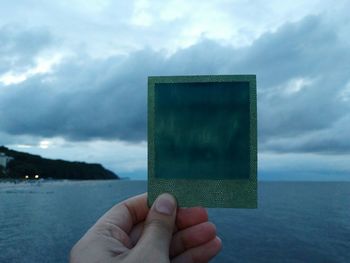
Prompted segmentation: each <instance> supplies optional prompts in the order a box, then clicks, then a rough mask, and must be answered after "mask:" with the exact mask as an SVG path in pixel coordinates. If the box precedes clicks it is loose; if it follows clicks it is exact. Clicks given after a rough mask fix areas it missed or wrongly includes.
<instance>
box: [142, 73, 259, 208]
mask: <svg viewBox="0 0 350 263" xmlns="http://www.w3.org/2000/svg"><path fill="white" fill-rule="evenodd" d="M256 105H257V97H256V76H255V75H205V76H158V77H156V76H155V77H149V78H148V204H149V205H152V203H153V202H154V200H155V199H156V198H157V196H158V195H159V194H161V193H164V192H168V193H171V194H172V195H174V196H175V198H176V199H177V202H178V205H179V206H180V207H193V206H203V207H232V208H256V207H257V106H256Z"/></svg>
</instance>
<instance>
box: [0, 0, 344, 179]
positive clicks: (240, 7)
mask: <svg viewBox="0 0 350 263" xmlns="http://www.w3.org/2000/svg"><path fill="white" fill-rule="evenodd" d="M348 10H350V2H349V1H341V0H339V1H330V0H322V1H321V0H317V1H316V0H310V1H299V0H293V1H277V0H272V1H262V0H257V1H248V0H239V1H228V0H217V1H216V0H213V1H194V0H192V1H191V0H190V1H187V0H173V1H172V0H170V1H144V0H142V1H138V0H136V1H132V0H131V1H107V0H84V1H82V0H69V1H68V0H61V1H39V0H37V1H34V0H33V1H31V0H27V1H17V0H13V1H5V0H0V145H5V146H7V147H9V148H12V149H15V150H19V151H25V152H30V153H35V154H40V155H42V156H43V157H47V158H55V159H58V158H59V159H65V160H76V161H86V162H94V163H95V162H98V163H101V164H102V165H104V167H106V168H107V169H110V170H112V171H114V172H115V173H117V174H118V175H120V176H122V177H130V178H131V179H146V178H147V141H146V137H147V133H146V130H147V109H146V105H147V100H146V99H147V97H146V94H147V76H150V75H192V74H256V75H257V93H258V168H259V180H326V181H330V180H350V63H349V61H350V48H349V46H350V19H349V16H348Z"/></svg>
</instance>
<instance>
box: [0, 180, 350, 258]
mask: <svg viewBox="0 0 350 263" xmlns="http://www.w3.org/2000/svg"><path fill="white" fill-rule="evenodd" d="M146 190H147V183H146V181H132V180H118V181H116V180H113V181H51V182H36V183H24V182H22V183H17V184H14V183H0V262H1V263H17V262H18V263H40V262H43V263H45V262H52V263H54V262H62V263H63V262H68V255H69V251H70V249H71V248H72V246H73V245H74V244H75V243H76V242H77V241H78V240H79V239H80V238H81V237H82V235H83V234H84V233H85V232H86V231H87V230H88V229H89V228H90V227H91V226H92V225H93V224H94V223H95V221H96V220H97V219H98V218H99V217H100V216H101V215H102V214H104V213H105V212H106V211H107V210H108V209H109V208H111V207H112V206H113V205H114V204H116V203H118V202H120V201H122V200H124V199H126V198H128V197H131V196H133V195H136V194H139V193H143V192H145V191H146ZM208 212H209V218H210V221H212V222H214V223H215V224H216V226H217V232H218V235H219V236H220V237H221V239H222V241H223V249H222V251H221V252H220V254H219V255H218V256H217V257H216V258H214V259H213V260H212V261H211V262H262V263H264V262H266V263H274V262H278V263H280V262H282V263H284V262H286V263H288V262H293V263H295V262H303V263H304V262H311V263H318V262H320V263H321V262H322V263H336V262H337V263H341V262H343V263H349V262H350V182H259V189H258V208H257V209H218V208H215V209H208Z"/></svg>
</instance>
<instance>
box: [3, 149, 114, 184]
mask: <svg viewBox="0 0 350 263" xmlns="http://www.w3.org/2000/svg"><path fill="white" fill-rule="evenodd" d="M0 153H4V154H5V155H6V156H9V157H12V158H13V159H12V160H11V161H9V163H8V164H7V168H6V170H5V169H3V167H2V166H0V179H1V178H6V179H25V176H26V175H27V176H28V177H29V178H30V179H33V178H34V176H35V175H38V176H39V178H44V179H45V178H52V179H71V180H91V179H95V180H101V179H119V177H118V175H116V174H115V173H113V172H111V171H109V170H107V169H105V168H104V167H103V166H102V165H101V164H97V163H85V162H70V161H64V160H52V159H46V158H42V157H41V156H39V155H33V154H29V153H24V152H18V151H14V150H11V149H8V148H6V147H4V146H0Z"/></svg>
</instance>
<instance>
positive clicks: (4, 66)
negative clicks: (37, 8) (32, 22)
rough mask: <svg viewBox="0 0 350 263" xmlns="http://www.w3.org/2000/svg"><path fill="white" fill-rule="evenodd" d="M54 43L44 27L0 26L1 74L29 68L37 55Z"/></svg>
mask: <svg viewBox="0 0 350 263" xmlns="http://www.w3.org/2000/svg"><path fill="white" fill-rule="evenodd" d="M52 44H53V38H52V36H51V35H50V33H49V32H48V31H46V30H45V29H43V28H34V29H33V28H32V29H24V28H22V27H20V26H17V25H5V26H2V27H0V74H1V73H4V72H6V71H9V70H12V71H17V72H18V71H23V70H26V69H28V68H29V67H31V66H33V65H34V63H35V58H36V56H37V55H38V54H39V53H41V52H42V51H43V50H45V49H46V48H48V47H50V46H51V45H52Z"/></svg>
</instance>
